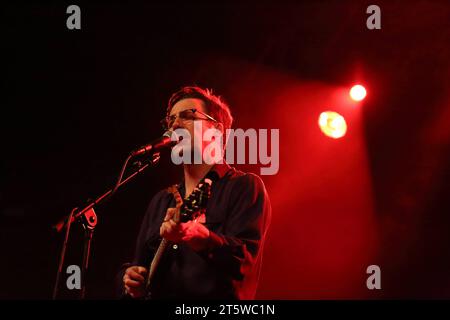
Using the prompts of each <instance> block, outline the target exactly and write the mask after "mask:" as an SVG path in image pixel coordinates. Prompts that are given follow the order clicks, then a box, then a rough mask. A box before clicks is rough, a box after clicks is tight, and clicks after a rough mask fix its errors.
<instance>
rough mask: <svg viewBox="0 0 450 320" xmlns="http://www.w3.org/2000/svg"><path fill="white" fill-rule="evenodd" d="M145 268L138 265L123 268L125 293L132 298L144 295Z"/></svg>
mask: <svg viewBox="0 0 450 320" xmlns="http://www.w3.org/2000/svg"><path fill="white" fill-rule="evenodd" d="M146 276H147V269H146V268H144V267H140V266H132V267H129V268H128V269H126V270H125V275H124V276H123V284H124V287H125V291H126V293H128V294H129V295H130V296H131V297H132V298H135V299H136V298H142V297H143V296H144V295H145V278H146Z"/></svg>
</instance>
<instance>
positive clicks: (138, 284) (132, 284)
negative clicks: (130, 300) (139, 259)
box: [125, 279, 142, 288]
mask: <svg viewBox="0 0 450 320" xmlns="http://www.w3.org/2000/svg"><path fill="white" fill-rule="evenodd" d="M125 286H128V287H131V288H140V287H142V282H139V281H134V280H131V279H126V280H125Z"/></svg>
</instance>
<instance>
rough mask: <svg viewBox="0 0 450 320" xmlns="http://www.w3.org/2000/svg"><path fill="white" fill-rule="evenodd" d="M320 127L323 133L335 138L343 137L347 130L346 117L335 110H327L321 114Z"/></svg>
mask: <svg viewBox="0 0 450 320" xmlns="http://www.w3.org/2000/svg"><path fill="white" fill-rule="evenodd" d="M319 127H320V130H322V132H323V134H325V135H326V136H328V137H331V138H334V139H338V138H342V137H343V136H344V135H345V133H346V132H347V123H346V122H345V119H344V117H343V116H341V115H340V114H339V113H337V112H334V111H325V112H322V113H321V114H320V116H319Z"/></svg>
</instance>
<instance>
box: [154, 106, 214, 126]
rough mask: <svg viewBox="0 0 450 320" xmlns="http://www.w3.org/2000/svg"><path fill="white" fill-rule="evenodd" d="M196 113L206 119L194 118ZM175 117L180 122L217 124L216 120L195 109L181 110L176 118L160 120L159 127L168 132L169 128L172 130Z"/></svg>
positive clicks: (172, 116)
mask: <svg viewBox="0 0 450 320" xmlns="http://www.w3.org/2000/svg"><path fill="white" fill-rule="evenodd" d="M196 113H198V114H200V115H202V116H204V117H206V119H202V118H198V117H196V116H195V114H196ZM177 117H178V118H179V119H180V120H181V121H189V120H209V121H213V122H217V123H218V122H219V121H217V120H216V119H214V118H213V117H211V116H210V115H208V114H206V113H204V112H201V111H200V110H197V109H186V110H183V111H181V112H179V113H178V116H177V115H176V114H172V115H170V116H167V117H165V118H164V119H162V120H161V121H160V122H161V125H162V126H163V129H164V130H168V129H170V128H172V126H173V124H174V123H175V120H176V119H177Z"/></svg>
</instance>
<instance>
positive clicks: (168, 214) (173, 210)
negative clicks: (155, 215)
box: [164, 208, 177, 221]
mask: <svg viewBox="0 0 450 320" xmlns="http://www.w3.org/2000/svg"><path fill="white" fill-rule="evenodd" d="M176 212H177V209H176V208H169V209H167V211H166V216H165V217H164V221H168V220H170V219H172V217H173V216H174V215H175V213H176Z"/></svg>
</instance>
